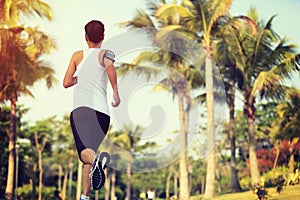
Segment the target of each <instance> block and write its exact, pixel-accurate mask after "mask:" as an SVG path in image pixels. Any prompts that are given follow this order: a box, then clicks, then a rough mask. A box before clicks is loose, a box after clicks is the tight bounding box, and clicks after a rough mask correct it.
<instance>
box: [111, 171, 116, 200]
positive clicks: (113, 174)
mask: <svg viewBox="0 0 300 200" xmlns="http://www.w3.org/2000/svg"><path fill="white" fill-rule="evenodd" d="M110 178H111V190H110V200H115V196H116V170H115V169H112V172H111V176H110Z"/></svg>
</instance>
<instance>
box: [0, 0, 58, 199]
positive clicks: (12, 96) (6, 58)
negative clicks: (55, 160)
mask: <svg viewBox="0 0 300 200" xmlns="http://www.w3.org/2000/svg"><path fill="white" fill-rule="evenodd" d="M0 6H1V8H0V10H1V11H3V12H1V15H0V21H1V24H0V31H1V43H0V48H1V58H3V59H1V61H2V62H3V63H1V64H3V65H1V66H3V68H2V69H3V70H5V71H3V72H2V73H1V74H5V76H1V77H0V78H1V85H0V88H1V95H0V101H1V102H3V101H10V103H11V117H10V132H9V147H8V149H9V161H8V163H9V164H8V175H7V176H8V179H7V186H6V192H5V193H6V198H7V199H11V198H12V194H13V183H14V171H15V169H14V168H15V140H16V128H15V126H16V125H15V123H16V104H17V101H18V96H19V95H20V94H21V93H23V94H29V95H32V94H31V93H30V91H29V89H28V86H32V85H33V84H34V83H35V82H36V81H37V80H39V79H41V78H45V79H46V81H47V85H48V86H51V84H52V82H53V80H54V79H53V76H52V74H53V73H54V72H53V70H52V69H51V68H50V67H49V66H47V65H46V63H43V62H42V60H41V59H40V56H41V55H42V54H45V53H49V52H50V50H53V48H54V47H55V45H54V43H53V41H52V40H51V39H50V38H49V37H48V36H47V35H46V34H44V33H43V32H41V31H38V29H36V28H26V27H18V25H19V23H20V15H21V14H22V15H24V16H26V15H35V14H37V15H38V16H40V17H46V18H47V19H49V20H50V19H51V17H52V15H51V11H50V8H49V6H48V5H47V4H46V3H44V2H43V1H40V0H34V1H30V0H27V1H21V0H19V1H14V2H11V1H8V0H7V1H5V0H3V1H1V3H0ZM21 33H24V35H27V36H28V37H24V35H23V34H22V35H21ZM4 39H5V40H4ZM44 42H45V43H44ZM40 44H44V46H41V45H40Z"/></svg>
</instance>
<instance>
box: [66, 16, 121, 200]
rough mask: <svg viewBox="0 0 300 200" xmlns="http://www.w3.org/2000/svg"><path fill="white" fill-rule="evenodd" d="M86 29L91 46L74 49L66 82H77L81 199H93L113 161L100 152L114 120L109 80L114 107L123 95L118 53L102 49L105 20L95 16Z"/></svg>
mask: <svg viewBox="0 0 300 200" xmlns="http://www.w3.org/2000/svg"><path fill="white" fill-rule="evenodd" d="M84 29H85V40H86V42H87V45H88V49H86V50H80V51H76V52H75V53H73V55H72V57H71V60H70V63H69V66H68V69H67V71H66V73H65V77H64V82H63V86H64V87H65V88H68V87H71V86H74V94H73V110H72V112H71V114H70V123H71V127H72V132H73V136H74V140H75V144H76V148H77V152H78V156H79V159H80V160H81V162H83V172H82V174H83V177H82V181H83V193H82V195H81V197H80V200H89V199H90V198H89V192H90V188H91V186H92V187H93V189H94V190H99V189H101V188H102V187H103V185H104V183H105V174H104V169H105V168H106V167H107V165H108V163H109V161H110V156H109V154H108V153H106V152H102V153H100V154H99V155H96V152H97V149H98V148H99V146H100V144H101V142H102V141H103V139H104V137H105V135H106V133H107V131H108V127H109V124H110V113H109V106H108V103H107V95H106V93H107V83H108V80H109V82H110V84H111V87H112V90H113V102H112V103H111V105H112V106H113V107H117V106H118V105H119V104H120V97H119V93H118V85H117V75H116V71H115V67H114V61H115V54H114V53H113V52H112V51H110V50H105V49H101V44H102V41H103V39H104V25H103V23H102V22H101V21H98V20H92V21H90V22H89V23H87V24H86V25H85V27H84Z"/></svg>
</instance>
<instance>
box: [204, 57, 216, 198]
mask: <svg viewBox="0 0 300 200" xmlns="http://www.w3.org/2000/svg"><path fill="white" fill-rule="evenodd" d="M205 86H206V106H207V145H208V148H209V153H208V156H207V170H206V173H207V174H206V187H205V193H204V198H212V197H214V196H215V165H216V164H215V146H214V144H215V129H214V89H213V72H212V63H211V60H210V58H209V54H208V55H207V58H206V59H205Z"/></svg>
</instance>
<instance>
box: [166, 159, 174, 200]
mask: <svg viewBox="0 0 300 200" xmlns="http://www.w3.org/2000/svg"><path fill="white" fill-rule="evenodd" d="M173 169H174V166H173V164H171V165H170V167H169V173H168V176H167V181H166V199H169V198H170V182H171V177H172V174H173Z"/></svg>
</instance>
